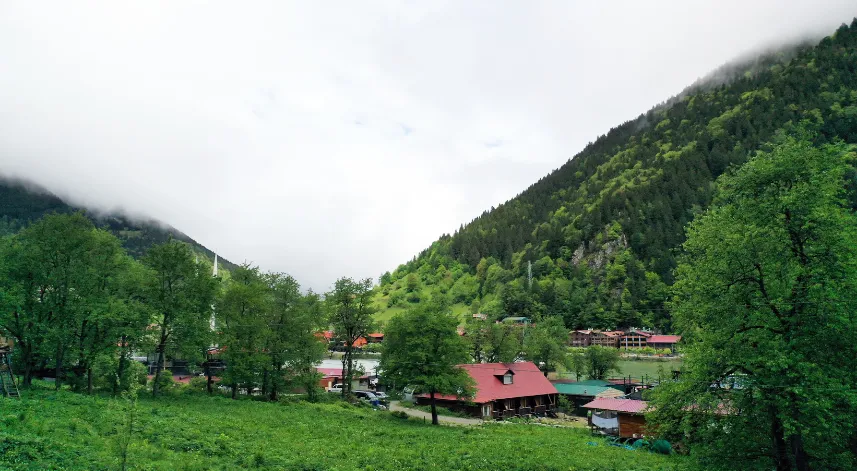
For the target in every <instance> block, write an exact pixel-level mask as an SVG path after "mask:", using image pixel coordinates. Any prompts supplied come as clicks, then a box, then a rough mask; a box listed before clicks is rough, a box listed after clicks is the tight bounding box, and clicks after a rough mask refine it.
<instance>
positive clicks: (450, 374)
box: [380, 301, 473, 425]
mask: <svg viewBox="0 0 857 471" xmlns="http://www.w3.org/2000/svg"><path fill="white" fill-rule="evenodd" d="M468 350H469V349H468V346H467V343H466V342H465V341H464V340H463V339H462V338H461V337H460V336H459V335H458V319H457V318H456V317H455V316H453V315H452V314H451V313H450V312H449V310H448V307H447V306H445V305H444V304H443V303H442V302H436V301H432V302H429V303H426V304H425V305H423V306H420V307H417V308H415V309H414V310H412V311H410V312H408V313H406V314H404V315H400V316H396V317H394V318H393V319H391V320H390V322H389V323H388V324H387V327H386V329H385V331H384V345H383V348H382V354H381V364H380V369H381V374H382V375H383V377H384V381H385V382H387V383H388V384H395V385H397V386H404V385H409V386H412V387H414V388H415V390H416V391H418V392H423V393H428V394H429V397H430V398H431V420H432V424H434V425H437V424H438V420H437V406H436V398H435V396H436V395H437V394H452V395H457V396H459V397H462V398H466V397H469V396H470V395H471V394H472V387H473V380H472V378H471V377H470V375H468V374H467V372H466V371H464V370H463V369H461V368H460V367H458V366H457V365H459V364H462V363H467V362H468V361H469V359H470V354H469V351H468Z"/></svg>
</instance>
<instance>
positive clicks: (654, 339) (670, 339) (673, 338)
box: [646, 335, 681, 343]
mask: <svg viewBox="0 0 857 471" xmlns="http://www.w3.org/2000/svg"><path fill="white" fill-rule="evenodd" d="M679 340H681V335H652V336H651V337H649V338H648V339H647V340H646V342H647V343H678V341H679Z"/></svg>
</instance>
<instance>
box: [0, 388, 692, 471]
mask: <svg viewBox="0 0 857 471" xmlns="http://www.w3.org/2000/svg"><path fill="white" fill-rule="evenodd" d="M125 415H126V412H125V408H124V406H122V405H121V403H119V402H114V401H111V400H108V399H105V398H101V397H97V396H83V395H76V394H70V393H67V392H60V393H52V392H51V393H48V392H43V391H33V392H31V393H28V395H27V396H26V397H25V398H24V399H23V400H21V401H12V400H7V399H2V398H0V468H2V469H9V470H14V471H23V470H28V471H30V470H31V471H35V470H44V469H64V470H68V471H77V470H81V471H82V470H86V471H98V470H114V469H118V467H119V456H120V454H119V451H120V450H119V449H118V448H119V447H118V445H119V444H121V439H122V434H121V433H119V432H120V430H121V428H122V425H123V424H124V423H125V420H124V416H125ZM587 442H592V443H595V444H596V446H592V445H589V444H587ZM128 458H129V467H128V469H131V470H144V469H145V470H152V471H158V470H164V471H166V470H169V471H181V470H185V471H194V470H230V471H231V470H235V469H255V470H282V469H288V470H319V471H320V470H330V471H336V470H343V471H344V470H355V469H364V470H390V471H394V470H395V471H398V470H409V469H420V470H438V471H441V470H442V471H447V470H452V469H460V470H483V469H503V470H513V471H514V470H520V471H524V470H532V471H535V470H539V471H560V470H562V471H567V470H578V471H584V470H596V469H597V470H602V469H611V470H617V471H621V470H636V471H670V470H673V471H678V470H690V469H695V468H694V467H693V466H692V464H691V463H690V462H688V460H686V459H684V458H683V457H679V456H662V455H656V454H652V453H646V452H634V451H629V450H625V449H621V448H616V447H611V446H607V444H606V441H604V440H601V439H597V438H593V437H590V436H589V432H588V431H585V430H583V429H567V428H563V429H557V428H550V427H536V426H527V425H489V426H482V427H474V428H469V427H432V426H430V425H427V424H424V423H423V422H422V421H415V420H403V419H400V418H396V417H393V416H392V415H391V414H389V413H386V412H380V411H373V410H371V409H368V408H355V407H353V406H350V405H348V404H346V403H335V404H307V403H279V404H278V403H261V402H256V401H231V400H226V399H224V398H222V397H217V396H216V397H206V396H203V395H199V396H193V395H182V396H177V397H171V396H167V397H163V398H161V399H158V400H157V401H155V400H152V399H149V398H148V397H143V398H141V399H140V401H139V404H138V406H137V419H136V426H135V431H134V433H133V434H132V440H131V443H130V446H129V447H128Z"/></svg>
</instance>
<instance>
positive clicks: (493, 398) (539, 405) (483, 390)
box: [416, 361, 557, 420]
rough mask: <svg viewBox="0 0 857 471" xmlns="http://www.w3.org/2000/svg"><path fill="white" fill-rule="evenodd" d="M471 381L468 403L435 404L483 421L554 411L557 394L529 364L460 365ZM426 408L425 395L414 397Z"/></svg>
mask: <svg viewBox="0 0 857 471" xmlns="http://www.w3.org/2000/svg"><path fill="white" fill-rule="evenodd" d="M459 366H460V367H461V368H463V369H464V370H465V371H467V373H468V374H469V375H470V377H471V378H473V381H474V383H476V387H475V389H476V393H475V394H474V395H473V397H472V398H471V399H470V400H467V399H459V398H458V397H456V396H453V395H435V398H436V400H437V404H438V405H439V406H441V407H446V408H448V409H452V410H458V411H462V412H466V413H468V414H470V415H473V416H475V417H481V418H483V419H498V420H499V419H507V418H511V417H518V416H520V417H528V416H531V415H537V416H542V415H549V414H553V413H554V412H555V410H556V399H557V391H556V388H555V387H554V385H553V384H551V383H550V381H548V379H547V378H545V375H544V374H543V373H542V372H541V371H540V370H539V369H538V367H536V365H535V364H533V363H532V362H529V361H527V362H520V363H477V364H473V365H459ZM416 399H417V404H422V405H429V404H431V400H430V399H429V397H428V394H421V395H419V396H417V397H416Z"/></svg>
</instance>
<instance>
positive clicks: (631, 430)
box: [583, 397, 649, 438]
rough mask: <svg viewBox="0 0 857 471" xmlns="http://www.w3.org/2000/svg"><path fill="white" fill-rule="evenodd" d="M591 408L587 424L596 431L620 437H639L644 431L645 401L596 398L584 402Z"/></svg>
mask: <svg viewBox="0 0 857 471" xmlns="http://www.w3.org/2000/svg"><path fill="white" fill-rule="evenodd" d="M583 407H584V408H586V409H590V410H592V415H591V416H590V417H589V425H590V427H592V429H593V430H594V431H596V432H598V433H602V434H605V435H615V436H619V437H621V438H633V437H640V436H643V435H644V434H645V433H646V416H645V415H644V412H645V411H646V409H647V408H648V407H649V404H648V403H647V402H646V401H638V400H635V399H611V398H602V397H599V398H596V399H595V400H594V401H592V402H590V403H588V404H584V405H583Z"/></svg>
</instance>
